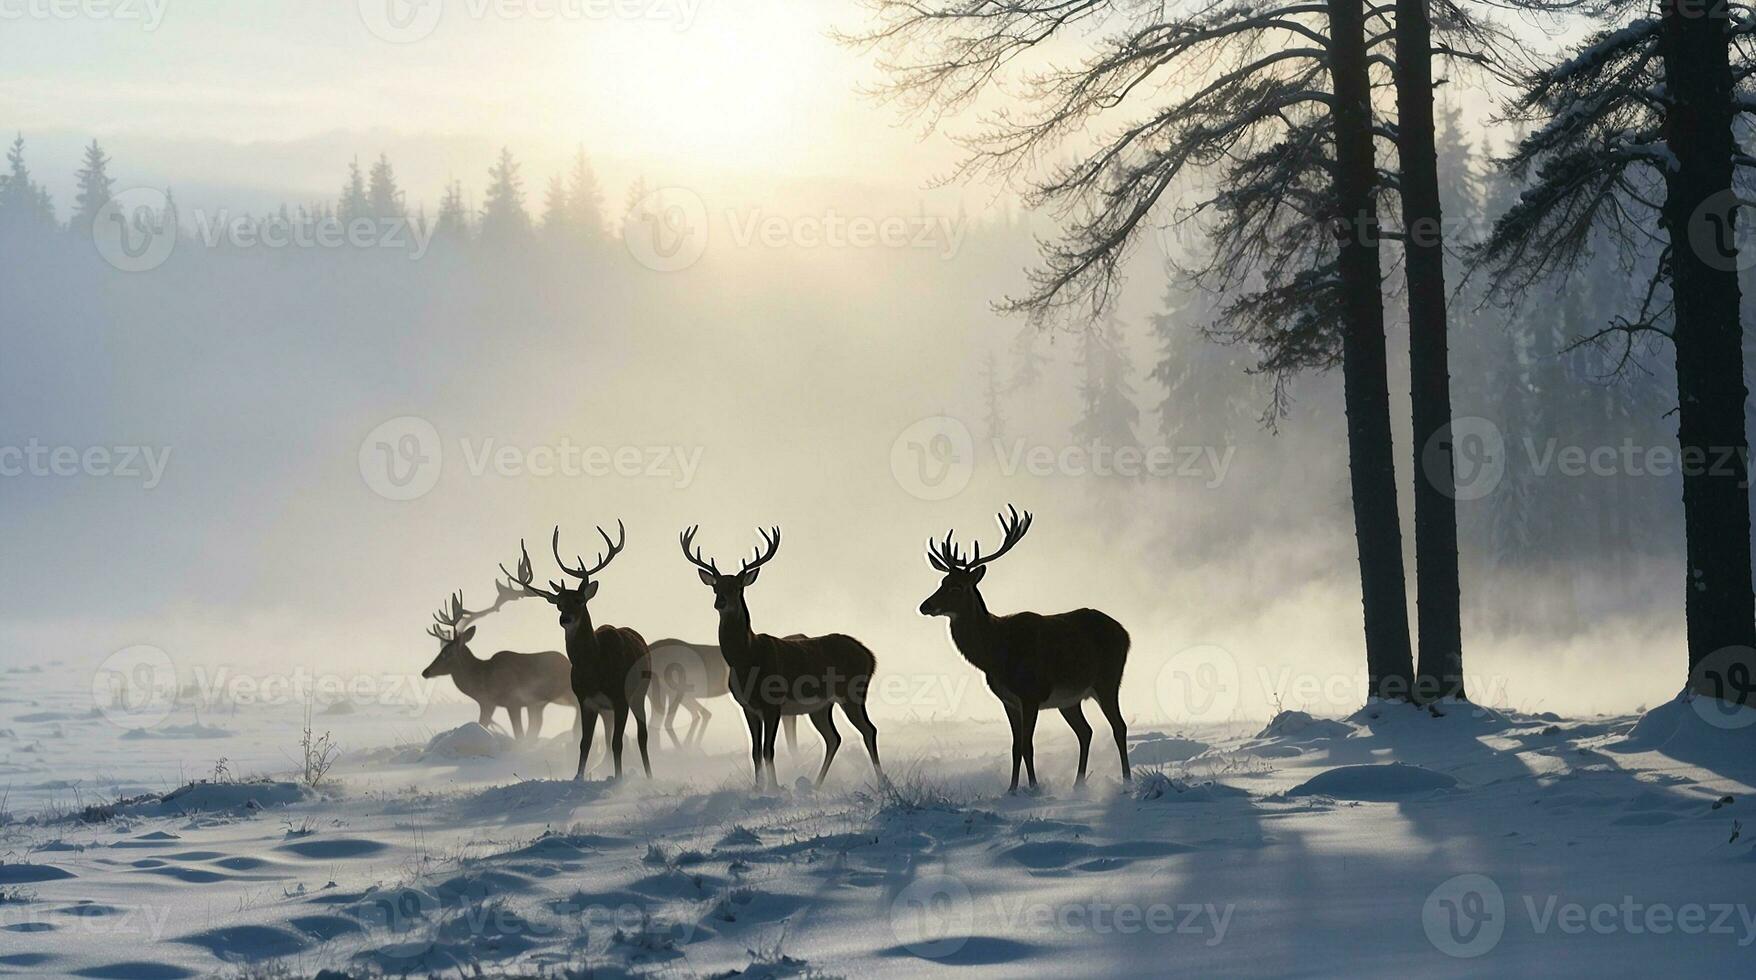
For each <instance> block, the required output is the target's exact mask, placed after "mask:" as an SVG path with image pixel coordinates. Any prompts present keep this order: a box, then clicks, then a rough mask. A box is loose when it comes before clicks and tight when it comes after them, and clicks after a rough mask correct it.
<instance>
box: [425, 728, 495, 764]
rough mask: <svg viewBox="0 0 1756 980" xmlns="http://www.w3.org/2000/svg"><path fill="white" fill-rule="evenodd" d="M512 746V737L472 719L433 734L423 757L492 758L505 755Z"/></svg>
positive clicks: (428, 758)
mask: <svg viewBox="0 0 1756 980" xmlns="http://www.w3.org/2000/svg"><path fill="white" fill-rule="evenodd" d="M512 747H513V741H512V739H511V738H508V737H507V736H505V735H501V734H499V733H497V732H491V731H489V730H487V729H486V728H483V727H482V726H481V725H478V724H476V723H475V722H473V721H472V722H469V723H468V724H464V725H459V726H457V727H456V728H453V729H451V730H450V731H447V732H440V733H439V734H437V735H435V736H433V738H432V739H431V740H430V741H429V742H427V748H426V749H425V750H424V751H423V752H422V753H421V757H422V758H423V759H427V760H443V759H491V758H494V757H496V756H501V755H505V754H506V753H507V752H508V751H510V750H511V749H512Z"/></svg>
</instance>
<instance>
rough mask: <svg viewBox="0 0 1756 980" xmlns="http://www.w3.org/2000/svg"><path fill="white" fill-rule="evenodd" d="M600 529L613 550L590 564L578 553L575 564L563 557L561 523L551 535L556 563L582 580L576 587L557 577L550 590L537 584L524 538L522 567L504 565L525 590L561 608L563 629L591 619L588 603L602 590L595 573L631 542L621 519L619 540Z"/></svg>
mask: <svg viewBox="0 0 1756 980" xmlns="http://www.w3.org/2000/svg"><path fill="white" fill-rule="evenodd" d="M597 531H598V534H599V536H601V537H602V538H603V539H604V545H605V547H607V548H608V549H609V550H608V551H606V552H604V553H603V554H600V555H598V558H597V563H596V564H594V565H592V566H591V567H590V568H587V567H586V566H585V560H584V559H582V558H579V557H577V556H575V557H574V559H573V561H574V562H575V564H574V565H573V566H572V567H569V566H568V564H567V562H566V560H565V559H563V558H562V557H561V528H560V527H558V526H557V527H556V528H555V534H554V536H553V537H551V538H550V539H549V548H550V550H551V551H553V552H554V555H555V564H557V565H559V566H561V571H563V572H565V573H566V574H567V575H569V576H571V577H573V578H576V579H578V580H579V585H578V586H576V587H574V588H568V587H567V584H566V583H565V582H556V581H554V580H550V582H549V588H548V589H547V590H544V589H542V588H540V587H538V586H536V585H533V584H532V582H533V580H534V579H535V574H534V573H533V572H532V571H531V564H530V552H529V551H527V550H526V549H525V546H524V541H523V539H520V540H519V542H518V571H517V572H516V573H514V572H510V571H507V569H506V566H505V565H501V566H500V570H501V571H502V572H506V577H507V578H509V579H511V580H512V582H513V583H514V584H515V585H517V586H518V588H519V589H521V590H522V591H523V592H524V594H526V595H531V596H536V597H538V598H541V599H547V600H548V602H549V604H550V605H552V606H554V607H555V608H556V609H557V610H559V611H560V614H561V617H560V618H561V628H562V629H563V630H567V631H572V630H573V629H574V628H575V627H578V626H580V625H582V624H584V623H588V622H590V619H589V617H587V615H586V603H588V602H590V601H591V598H592V596H595V595H597V594H598V583H597V582H596V581H595V580H593V579H592V576H593V575H596V574H597V573H599V572H601V571H603V570H604V568H605V567H607V566H608V565H609V564H610V562H612V561H614V560H615V558H616V556H617V555H619V554H621V553H622V548H623V547H624V546H625V545H626V544H627V542H628V529H627V528H625V527H623V526H622V522H621V521H620V520H618V521H616V540H615V541H611V540H610V536H609V534H608V533H606V532H605V531H604V529H603V528H601V527H600V528H598V529H597Z"/></svg>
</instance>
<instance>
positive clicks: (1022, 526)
mask: <svg viewBox="0 0 1756 980" xmlns="http://www.w3.org/2000/svg"><path fill="white" fill-rule="evenodd" d="M1006 510H1007V514H995V515H994V519H995V520H996V521H999V522H1000V530H1001V531H1004V532H1005V535H1006V538H1005V540H1003V541H1001V542H1000V550H999V551H996V552H994V553H993V554H991V555H989V556H988V557H986V558H983V557H982V543H981V542H980V541H977V542H975V545H974V548H973V552H972V554H971V555H970V559H969V563H968V564H967V565H965V566H964V567H966V568H975V567H976V566H977V565H986V564H987V563H988V562H991V561H993V560H994V559H996V558H998V557H1000V556H1001V555H1003V554H1005V553H1007V552H1008V551H1011V550H1012V546H1013V545H1015V544H1017V543H1018V542H1019V540H1020V539H1022V538H1023V537H1024V534H1025V532H1026V531H1029V530H1030V511H1028V510H1027V511H1025V512H1024V517H1023V518H1022V519H1021V518H1020V517H1019V516H1018V508H1016V507H1014V506H1012V505H1011V504H1007V505H1006ZM1008 514H1009V515H1010V517H1008Z"/></svg>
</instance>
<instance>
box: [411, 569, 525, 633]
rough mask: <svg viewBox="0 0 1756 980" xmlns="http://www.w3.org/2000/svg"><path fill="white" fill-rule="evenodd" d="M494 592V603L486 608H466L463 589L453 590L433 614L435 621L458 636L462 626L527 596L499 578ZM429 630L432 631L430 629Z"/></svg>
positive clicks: (495, 581)
mask: <svg viewBox="0 0 1756 980" xmlns="http://www.w3.org/2000/svg"><path fill="white" fill-rule="evenodd" d="M494 592H495V598H494V604H493V605H491V606H489V607H487V608H486V609H465V608H464V607H463V593H462V592H461V591H459V592H453V593H451V598H450V599H449V600H447V603H446V604H445V605H441V606H440V607H439V611H438V612H436V613H434V614H433V622H434V623H436V624H438V625H439V626H442V627H444V628H446V629H448V630H450V631H451V635H452V636H456V635H457V633H458V630H459V629H460V628H461V627H464V626H468V625H469V624H470V623H473V622H475V621H476V620H478V619H480V618H482V617H483V616H486V615H488V614H490V613H496V612H499V611H500V607H502V606H504V605H506V604H507V603H508V602H514V601H516V600H518V599H523V598H524V597H525V595H524V593H523V592H521V591H519V590H518V589H515V588H513V587H512V586H511V585H508V584H507V583H505V582H502V581H501V580H499V579H495V580H494ZM428 632H432V631H431V630H429V631H428ZM435 635H437V634H435Z"/></svg>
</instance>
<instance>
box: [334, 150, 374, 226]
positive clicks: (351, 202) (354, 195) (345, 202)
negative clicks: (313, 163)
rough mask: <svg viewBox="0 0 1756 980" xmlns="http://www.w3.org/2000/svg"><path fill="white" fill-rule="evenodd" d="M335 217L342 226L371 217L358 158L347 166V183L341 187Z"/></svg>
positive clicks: (369, 204) (369, 202)
mask: <svg viewBox="0 0 1756 980" xmlns="http://www.w3.org/2000/svg"><path fill="white" fill-rule="evenodd" d="M335 216H336V218H337V219H339V220H340V221H341V223H342V224H343V225H348V224H351V223H352V222H353V221H354V220H355V219H356V218H370V217H371V216H372V202H371V198H369V197H368V196H367V194H366V178H365V175H364V174H362V173H360V161H359V159H358V158H355V159H354V160H353V161H351V162H350V163H349V164H348V182H347V183H346V184H343V185H342V188H341V201H340V202H339V203H338V204H337V205H336V211H335Z"/></svg>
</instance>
